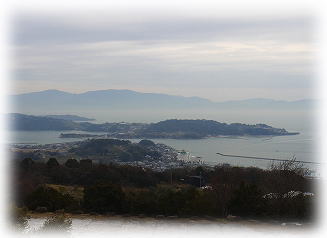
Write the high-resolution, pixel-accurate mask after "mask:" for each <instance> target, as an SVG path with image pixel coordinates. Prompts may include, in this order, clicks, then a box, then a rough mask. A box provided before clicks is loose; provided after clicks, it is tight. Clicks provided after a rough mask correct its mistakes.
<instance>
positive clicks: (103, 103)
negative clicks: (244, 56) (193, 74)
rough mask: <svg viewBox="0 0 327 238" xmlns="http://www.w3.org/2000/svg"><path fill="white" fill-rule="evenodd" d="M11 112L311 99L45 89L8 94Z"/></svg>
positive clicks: (270, 104)
mask: <svg viewBox="0 0 327 238" xmlns="http://www.w3.org/2000/svg"><path fill="white" fill-rule="evenodd" d="M10 98H11V99H12V102H13V103H14V108H13V111H12V112H19V113H26V114H42V115H46V114H54V113H56V114H58V113H60V114H61V113H70V112H92V111H101V110H102V111H103V110H107V111H111V110H112V111H115V110H138V109H142V110H192V109H209V110H216V109H217V110H218V109H271V110H307V109H310V108H312V107H313V105H314V101H313V100H310V99H307V100H298V101H278V100H273V99H263V98H256V99H247V100H235V101H225V102H213V101H210V100H208V99H204V98H200V97H183V96H174V95H167V94H158V93H140V92H135V91H131V90H113V89H110V90H98V91H89V92H85V93H79V94H73V93H67V92H63V91H59V90H46V91H41V92H33V93H26V94H18V95H12V96H10Z"/></svg>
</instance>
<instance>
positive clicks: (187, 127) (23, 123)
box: [8, 113, 297, 139]
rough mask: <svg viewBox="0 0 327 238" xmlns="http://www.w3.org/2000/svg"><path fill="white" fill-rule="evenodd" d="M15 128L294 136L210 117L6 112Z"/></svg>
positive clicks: (141, 134) (134, 134)
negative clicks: (135, 119)
mask: <svg viewBox="0 0 327 238" xmlns="http://www.w3.org/2000/svg"><path fill="white" fill-rule="evenodd" d="M8 117H9V121H10V122H11V128H12V129H14V130H81V131H100V132H106V133H107V134H108V135H109V136H111V137H116V138H175V139H188V138H190V139H199V138H204V137H208V136H220V135H236V136H241V135H255V136H257V135H293V134H297V133H290V132H288V131H286V130H285V129H280V128H273V127H271V126H268V125H265V124H256V125H247V124H241V123H231V124H226V123H221V122H217V121H213V120H177V119H172V120H165V121H161V122H158V123H151V124H145V123H103V124H93V123H89V122H73V121H69V120H63V119H54V118H49V117H40V116H30V115H24V114H18V113H12V114H9V115H8Z"/></svg>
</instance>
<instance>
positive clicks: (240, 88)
mask: <svg viewBox="0 0 327 238" xmlns="http://www.w3.org/2000/svg"><path fill="white" fill-rule="evenodd" d="M217 15H218V14H217ZM12 24H13V35H12V52H13V59H14V60H13V69H12V76H13V80H12V81H13V82H14V84H13V86H14V91H13V93H22V92H31V91H40V90H45V89H59V90H63V91H68V92H76V93H77V92H85V91H89V90H98V89H101V90H102V89H130V90H136V91H141V92H158V93H168V94H176V95H184V96H199V97H204V98H208V99H211V100H214V101H223V100H231V99H243V98H257V97H265V98H275V99H286V100H296V99H302V98H311V91H312V88H313V83H314V78H315V74H314V73H315V72H314V71H315V70H314V53H315V51H314V31H313V30H314V21H313V19H311V18H310V17H307V16H296V15H291V16H289V15H287V14H285V15H284V16H283V15H275V16H274V15H270V16H267V17H232V16H231V17H227V16H226V15H225V16H224V17H218V16H216V15H215V14H208V15H206V14H198V15H197V14H186V13H185V14H183V16H182V15H181V14H174V13H168V12H166V13H165V12H161V13H160V12H146V11H145V12H142V13H140V12H128V11H127V12H126V11H125V12H124V11H121V12H120V11H114V10H111V11H103V12H101V13H96V12H93V13H92V12H88V13H85V12H84V13H83V14H82V13H79V14H74V15H72V13H61V14H53V15H51V14H39V13H34V14H20V15H16V16H15V18H14V19H13V23H12Z"/></svg>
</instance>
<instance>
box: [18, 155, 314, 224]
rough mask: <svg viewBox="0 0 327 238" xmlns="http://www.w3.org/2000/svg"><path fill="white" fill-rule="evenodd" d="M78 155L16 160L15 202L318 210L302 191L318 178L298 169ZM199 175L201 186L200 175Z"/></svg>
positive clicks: (160, 209)
mask: <svg viewBox="0 0 327 238" xmlns="http://www.w3.org/2000/svg"><path fill="white" fill-rule="evenodd" d="M53 160H54V158H53V159H51V161H53ZM49 161H50V160H49ZM79 163H80V162H78V161H74V162H73V161H72V160H70V162H68V161H67V162H66V163H64V164H63V165H61V164H59V165H58V166H48V165H47V164H46V163H39V162H35V161H33V162H31V160H30V159H25V160H22V161H16V163H15V164H14V172H15V173H14V184H13V186H14V189H15V191H16V193H15V195H16V196H15V202H16V204H17V206H19V207H24V206H25V207H27V208H28V209H30V210H36V211H39V212H41V211H56V210H60V209H64V210H65V211H68V212H76V213H80V212H86V213H103V214H106V213H118V214H146V215H167V216H171V215H178V216H215V217H226V216H227V215H229V214H232V215H236V216H241V217H261V218H296V219H309V218H311V217H312V214H313V203H314V198H315V197H314V196H305V195H304V193H301V192H311V193H313V192H315V191H314V186H313V184H312V183H313V181H312V180H310V179H307V178H305V177H303V174H301V173H300V171H298V170H289V169H288V168H284V169H276V167H275V168H273V169H271V170H262V169H258V168H242V167H232V166H227V165H220V166H216V167H215V168H206V167H197V168H187V167H185V168H179V169H172V170H169V171H163V172H156V171H152V170H150V169H144V168H140V167H133V166H122V165H117V164H109V165H102V164H90V166H80V165H79ZM200 175H201V178H202V186H203V187H201V188H199V181H197V180H196V179H197V178H198V177H199V176H200ZM290 191H297V192H296V193H295V195H294V193H290ZM267 194H268V195H269V194H270V196H267ZM292 194H293V195H292Z"/></svg>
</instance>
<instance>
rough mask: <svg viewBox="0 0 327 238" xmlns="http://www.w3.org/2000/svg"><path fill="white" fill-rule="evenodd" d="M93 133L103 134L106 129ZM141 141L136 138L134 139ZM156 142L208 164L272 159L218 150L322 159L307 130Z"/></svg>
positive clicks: (24, 138) (21, 138) (18, 139)
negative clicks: (241, 156) (265, 134)
mask: <svg viewBox="0 0 327 238" xmlns="http://www.w3.org/2000/svg"><path fill="white" fill-rule="evenodd" d="M70 132H72V133H90V132H83V131H12V132H10V135H11V136H10V138H9V140H8V143H38V144H49V143H61V142H71V141H77V140H80V139H78V138H77V139H76V138H59V135H60V133H70ZM92 134H104V133H103V132H98V133H92ZM131 141H133V142H138V141H139V140H137V139H131ZM153 141H154V142H156V143H163V144H166V145H169V146H171V147H173V148H175V149H177V150H185V151H187V152H189V155H188V156H187V157H186V158H188V159H191V160H198V159H201V160H202V161H204V162H206V163H209V164H218V163H228V164H231V165H239V166H256V167H261V168H266V167H268V166H270V165H271V162H270V161H264V160H255V159H245V158H235V157H224V156H220V155H217V154H216V153H217V152H219V153H222V154H232V155H244V156H255V157H267V158H273V159H291V158H292V157H293V156H295V157H296V159H297V160H301V161H309V162H319V161H318V158H317V155H316V150H315V138H314V136H313V135H312V134H310V133H308V132H301V134H299V135H293V136H274V137H220V138H206V139H196V140H190V139H188V140H180V139H179V140H177V139H153ZM305 166H306V167H309V168H310V169H314V170H316V168H317V167H318V165H312V164H305Z"/></svg>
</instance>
